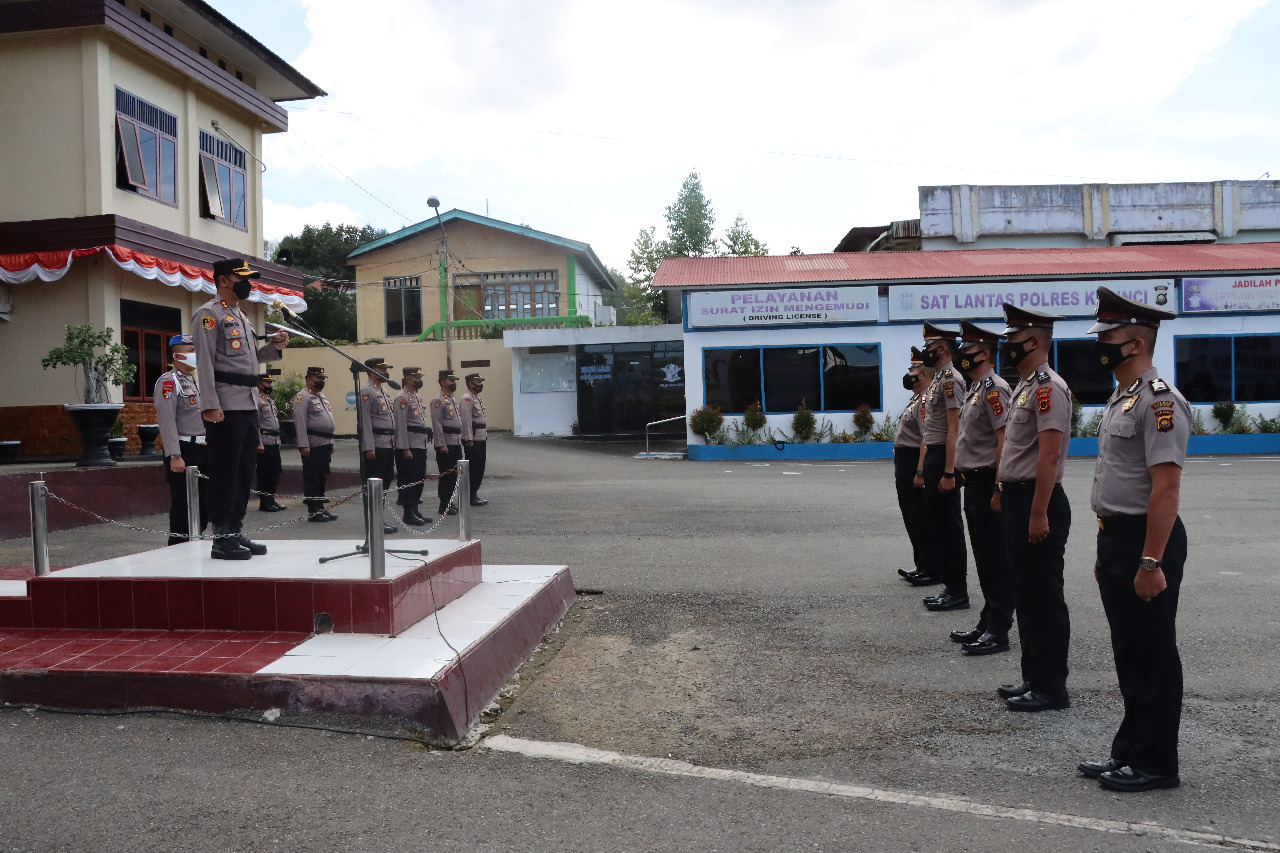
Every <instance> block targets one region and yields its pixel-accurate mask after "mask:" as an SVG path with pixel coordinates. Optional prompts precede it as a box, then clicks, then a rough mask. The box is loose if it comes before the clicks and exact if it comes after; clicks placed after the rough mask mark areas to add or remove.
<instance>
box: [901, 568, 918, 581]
mask: <svg viewBox="0 0 1280 853" xmlns="http://www.w3.org/2000/svg"><path fill="white" fill-rule="evenodd" d="M918 574H920V570H919V569H898V576H899V577H903V578H906V579H907V580H911V577H912V576H913V575H918Z"/></svg>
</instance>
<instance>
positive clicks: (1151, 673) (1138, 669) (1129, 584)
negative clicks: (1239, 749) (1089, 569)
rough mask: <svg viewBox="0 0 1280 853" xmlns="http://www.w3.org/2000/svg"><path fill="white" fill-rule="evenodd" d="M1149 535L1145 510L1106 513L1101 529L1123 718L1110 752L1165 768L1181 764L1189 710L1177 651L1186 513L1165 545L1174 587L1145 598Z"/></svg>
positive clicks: (1161, 772)
mask: <svg viewBox="0 0 1280 853" xmlns="http://www.w3.org/2000/svg"><path fill="white" fill-rule="evenodd" d="M1146 538H1147V517H1146V516H1145V515H1136V516H1120V517H1112V518H1104V519H1103V520H1102V529H1101V530H1099V531H1098V562H1097V569H1098V591H1099V592H1100V593H1101V594H1102V607H1103V609H1104V610H1105V611H1106V614H1107V622H1108V623H1109V624H1110V626H1111V648H1112V650H1113V652H1114V653H1115V660H1116V676H1117V678H1118V679H1119V681H1120V694H1121V695H1122V696H1123V697H1124V720H1123V721H1122V722H1121V723H1120V729H1119V731H1117V732H1116V736H1115V739H1114V740H1113V741H1112V742H1111V757H1112V758H1115V759H1116V760H1118V761H1119V762H1120V763H1121V764H1127V765H1128V766H1130V767H1132V768H1133V769H1134V770H1141V771H1142V772H1144V773H1153V774H1156V775H1158V776H1167V775H1173V774H1175V773H1177V772H1178V724H1179V723H1180V721H1181V717H1182V659H1181V658H1180V657H1179V656H1178V635H1177V627H1176V625H1175V623H1176V621H1177V616H1178V591H1179V588H1180V587H1181V586H1182V571H1183V566H1184V565H1185V564H1186V561H1187V531H1186V528H1184V527H1183V526H1182V519H1181V518H1179V519H1176V520H1175V521H1174V523H1173V532H1172V533H1171V534H1170V535H1169V542H1168V544H1167V545H1166V546H1165V549H1164V557H1163V558H1162V560H1163V562H1164V577H1165V581H1166V582H1167V583H1168V585H1169V586H1168V588H1167V589H1165V591H1164V592H1162V593H1160V594H1159V595H1157V596H1156V597H1155V598H1153V599H1151V601H1150V602H1145V601H1143V600H1142V599H1140V598H1138V594H1137V593H1136V592H1134V591H1133V578H1134V575H1136V574H1137V573H1138V572H1140V571H1142V569H1140V568H1138V561H1139V560H1140V559H1141V558H1142V549H1143V545H1145V544H1146Z"/></svg>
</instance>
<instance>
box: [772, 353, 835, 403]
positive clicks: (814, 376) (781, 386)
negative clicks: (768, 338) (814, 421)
mask: <svg viewBox="0 0 1280 853" xmlns="http://www.w3.org/2000/svg"><path fill="white" fill-rule="evenodd" d="M763 352H764V358H763V361H764V408H765V411H766V412H794V411H796V409H798V408H800V403H801V402H803V403H804V404H805V405H806V406H808V407H809V408H810V409H821V408H822V387H821V380H820V369H819V366H818V365H819V355H820V349H819V348H818V347H767V348H765V349H764V351H763Z"/></svg>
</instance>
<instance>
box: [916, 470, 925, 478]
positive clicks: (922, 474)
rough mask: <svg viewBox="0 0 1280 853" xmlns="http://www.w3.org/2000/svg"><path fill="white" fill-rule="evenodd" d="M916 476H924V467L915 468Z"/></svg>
mask: <svg viewBox="0 0 1280 853" xmlns="http://www.w3.org/2000/svg"><path fill="white" fill-rule="evenodd" d="M916 476H917V477H923V476H924V469H923V468H917V469H916Z"/></svg>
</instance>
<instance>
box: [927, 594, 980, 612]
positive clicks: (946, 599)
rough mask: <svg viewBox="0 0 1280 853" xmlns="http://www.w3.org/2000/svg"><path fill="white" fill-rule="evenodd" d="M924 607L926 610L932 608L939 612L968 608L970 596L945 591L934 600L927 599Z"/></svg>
mask: <svg viewBox="0 0 1280 853" xmlns="http://www.w3.org/2000/svg"><path fill="white" fill-rule="evenodd" d="M924 607H925V610H931V611H933V612H934V613H939V612H941V611H943V610H968V609H969V596H967V595H953V594H952V593H949V592H944V593H943V594H942V595H940V596H938V597H937V598H935V599H933V600H932V601H926V602H925V603H924Z"/></svg>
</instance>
